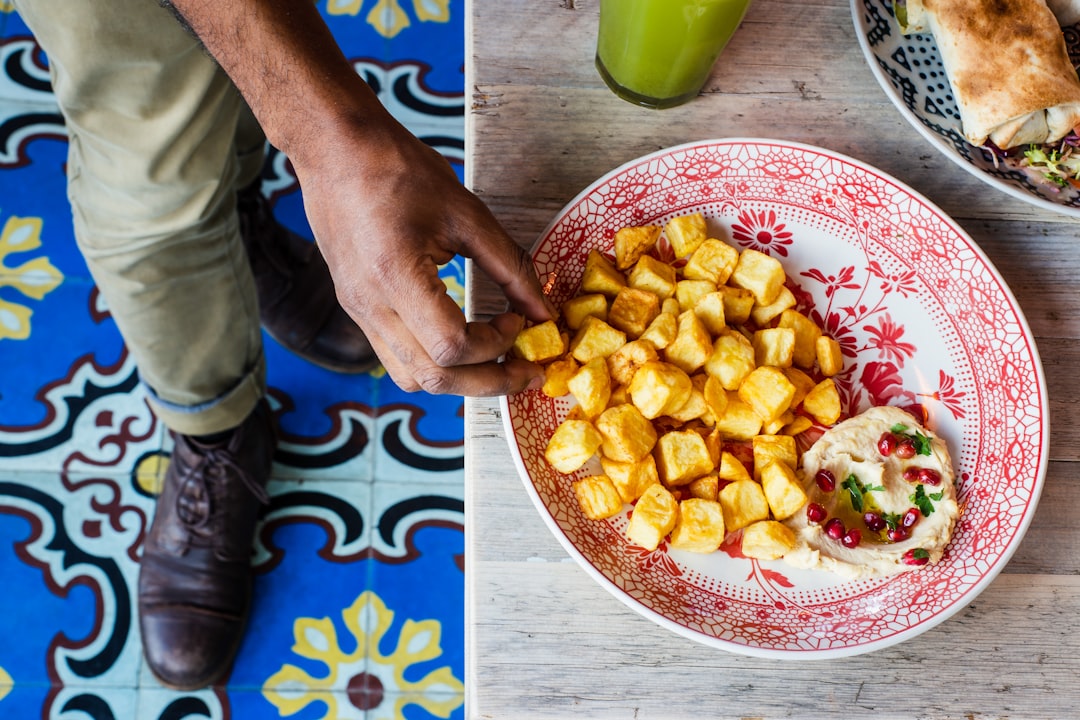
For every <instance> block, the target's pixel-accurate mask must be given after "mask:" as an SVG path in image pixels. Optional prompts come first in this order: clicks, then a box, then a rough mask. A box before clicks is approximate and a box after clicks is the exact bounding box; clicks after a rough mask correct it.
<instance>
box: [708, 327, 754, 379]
mask: <svg viewBox="0 0 1080 720" xmlns="http://www.w3.org/2000/svg"><path fill="white" fill-rule="evenodd" d="M755 367H757V363H756V362H755V359H754V346H753V345H751V344H750V342H749V341H748V340H747V339H746V338H744V337H743V336H742V335H740V334H739V333H737V332H726V333H724V334H722V335H719V336H717V338H716V340H715V341H714V342H713V348H712V353H710V354H709V359H708V360H706V361H705V372H707V373H709V375H712V376H713V377H714V378H716V379H717V380H719V381H720V385H721V386H723V388H724V389H725V390H738V389H739V385H741V384H742V382H743V380H745V379H746V376H747V375H749V374H750V373H751V372H752V371H753V370H754V368H755Z"/></svg>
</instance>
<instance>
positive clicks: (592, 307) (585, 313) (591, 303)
mask: <svg viewBox="0 0 1080 720" xmlns="http://www.w3.org/2000/svg"><path fill="white" fill-rule="evenodd" d="M607 315H608V299H607V296H606V295H604V294H602V293H589V294H587V295H577V296H575V297H572V298H570V299H569V300H567V301H566V302H564V303H563V304H562V316H563V320H565V321H566V327H568V328H570V329H571V330H577V329H578V328H580V327H581V324H582V323H583V322H585V318H587V317H590V316H592V317H598V318H600V319H601V320H604V321H606V320H607Z"/></svg>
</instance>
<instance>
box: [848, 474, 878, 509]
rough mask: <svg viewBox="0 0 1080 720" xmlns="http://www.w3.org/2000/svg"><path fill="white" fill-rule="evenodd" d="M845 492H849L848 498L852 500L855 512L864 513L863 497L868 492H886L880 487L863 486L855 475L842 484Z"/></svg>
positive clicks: (849, 476)
mask: <svg viewBox="0 0 1080 720" xmlns="http://www.w3.org/2000/svg"><path fill="white" fill-rule="evenodd" d="M840 486H841V487H843V488H844V489H845V490H847V491H848V496H849V497H850V499H851V507H852V508H853V509H854V510H855V512H862V511H863V508H864V507H865V503H864V502H863V496H864V495H866V493H868V492H873V491H874V490H884V489H885V488H883V487H882V486H880V485H863V484H862V482H861V481H860V480H859V478H857V477H855V473H852V474H851V475H848V476H847V479H845V480H844V482H842V483H841V484H840Z"/></svg>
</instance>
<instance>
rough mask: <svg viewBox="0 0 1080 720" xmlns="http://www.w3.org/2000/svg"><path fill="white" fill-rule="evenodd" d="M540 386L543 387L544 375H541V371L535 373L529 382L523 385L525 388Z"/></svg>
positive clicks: (530, 388) (531, 388) (537, 387)
mask: <svg viewBox="0 0 1080 720" xmlns="http://www.w3.org/2000/svg"><path fill="white" fill-rule="evenodd" d="M542 387H544V375H543V373H541V374H539V375H537V376H536V377H534V378H533V379H532V380H530V381H529V384H528V385H526V386H525V389H526V390H539V389H540V388H542Z"/></svg>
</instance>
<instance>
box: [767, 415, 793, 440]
mask: <svg viewBox="0 0 1080 720" xmlns="http://www.w3.org/2000/svg"><path fill="white" fill-rule="evenodd" d="M794 418H795V413H793V412H791V411H790V410H788V411H787V412H785V413H783V414H782V415H780V417H777V418H773V419H772V420H770V421H769V422H767V423H762V424H761V434H762V435H778V434H780V431H781V430H783V429H784V427H786V426H787V424H788V423H789V422H791V421H792V420H793V419H794Z"/></svg>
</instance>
